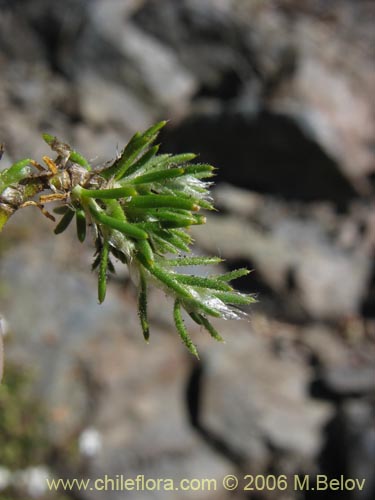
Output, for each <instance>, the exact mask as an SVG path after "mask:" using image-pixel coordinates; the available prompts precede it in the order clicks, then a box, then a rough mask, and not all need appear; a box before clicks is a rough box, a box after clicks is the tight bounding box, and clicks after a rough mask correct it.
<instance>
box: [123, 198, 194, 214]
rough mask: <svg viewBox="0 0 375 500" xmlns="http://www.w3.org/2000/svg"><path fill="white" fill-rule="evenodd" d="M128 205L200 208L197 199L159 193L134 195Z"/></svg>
mask: <svg viewBox="0 0 375 500" xmlns="http://www.w3.org/2000/svg"><path fill="white" fill-rule="evenodd" d="M127 206H129V207H134V208H138V207H139V208H158V207H160V208H161V207H165V208H183V209H186V210H194V211H196V210H197V209H198V207H197V203H195V200H191V199H183V198H180V197H177V196H163V195H159V194H149V195H144V196H134V197H133V198H132V199H131V200H130V201H128V202H127Z"/></svg>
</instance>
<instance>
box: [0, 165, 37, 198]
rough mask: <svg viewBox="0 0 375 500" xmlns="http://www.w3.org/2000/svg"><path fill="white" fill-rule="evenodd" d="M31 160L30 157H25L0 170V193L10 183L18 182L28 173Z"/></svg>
mask: <svg viewBox="0 0 375 500" xmlns="http://www.w3.org/2000/svg"><path fill="white" fill-rule="evenodd" d="M31 161H32V160H31V159H30V158H26V159H24V160H21V161H18V162H17V163H14V164H13V165H12V166H11V167H9V168H7V169H5V170H3V171H1V172H0V194H1V193H2V192H3V191H4V190H5V189H6V188H7V187H9V186H10V185H11V184H18V183H19V182H20V181H21V180H22V179H24V178H25V177H27V176H28V175H30V173H31V168H30V162H31Z"/></svg>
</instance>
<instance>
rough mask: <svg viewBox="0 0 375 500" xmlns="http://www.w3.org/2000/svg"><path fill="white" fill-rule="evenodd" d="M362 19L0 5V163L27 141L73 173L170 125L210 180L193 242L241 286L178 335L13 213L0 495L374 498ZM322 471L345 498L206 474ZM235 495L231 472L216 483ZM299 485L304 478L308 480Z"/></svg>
mask: <svg viewBox="0 0 375 500" xmlns="http://www.w3.org/2000/svg"><path fill="white" fill-rule="evenodd" d="M374 21H375V9H374V3H373V2H372V1H366V0H356V1H354V0H331V1H330V2H327V1H324V0H302V1H297V0H86V1H85V0H65V1H64V2H51V1H48V0H29V1H26V0H8V1H7V0H0V117H1V118H0V142H4V143H5V145H6V154H5V155H4V157H3V159H2V161H1V168H4V167H6V166H8V165H9V164H10V162H12V161H15V160H17V159H20V158H22V157H25V156H28V157H34V158H40V157H41V155H42V154H47V153H48V151H47V149H46V147H45V145H44V144H43V142H42V140H41V137H40V135H41V133H42V132H49V133H52V134H55V135H57V136H58V137H61V138H62V139H64V140H65V141H67V142H69V143H71V144H72V145H73V146H74V147H75V148H77V149H78V150H80V151H82V153H83V154H85V155H86V156H87V157H89V158H90V159H92V160H93V161H94V163H95V164H97V165H100V164H101V163H103V162H104V161H107V160H108V159H112V158H114V157H115V155H116V151H118V150H119V149H121V148H122V147H123V145H124V144H125V143H126V141H127V140H128V139H129V137H130V136H131V134H133V133H134V132H135V131H137V130H140V129H143V128H146V127H148V126H149V125H151V124H152V123H153V122H154V121H156V120H159V119H164V118H168V119H169V120H170V122H169V125H168V127H167V129H166V131H165V132H164V134H163V137H162V141H163V147H164V150H165V151H169V152H185V151H194V152H199V153H200V158H201V159H202V160H203V161H207V162H210V163H213V164H214V165H215V166H217V167H218V168H219V170H218V171H217V178H216V187H215V190H214V196H215V200H216V204H217V206H218V208H219V209H220V213H216V214H213V215H211V214H209V217H208V223H207V225H206V226H205V228H198V230H197V231H194V236H195V238H196V252H200V253H206V252H207V253H210V254H219V255H221V256H222V257H223V258H225V259H226V266H227V267H228V268H229V269H230V268H232V267H235V266H238V265H246V266H248V267H250V268H252V269H254V272H253V273H251V274H250V275H249V277H248V278H247V279H245V280H244V279H242V280H240V281H239V283H238V286H239V287H243V289H245V290H247V291H253V292H256V293H257V294H258V298H259V303H258V304H257V305H256V306H254V307H252V308H251V310H250V315H249V320H248V321H242V322H224V321H222V322H221V323H219V324H218V325H217V326H218V328H219V329H220V331H221V332H222V333H223V336H224V337H225V339H226V344H225V345H221V344H220V345H219V344H215V343H214V342H213V341H212V340H211V339H207V338H206V336H205V335H203V334H202V332H200V331H199V328H195V329H194V326H193V325H191V328H192V329H193V336H194V340H195V342H196V343H197V344H198V347H199V349H200V353H201V358H202V359H201V361H200V362H199V363H195V362H194V361H193V360H192V359H191V357H190V355H189V354H188V353H187V352H186V351H185V349H184V348H183V346H182V345H181V344H180V342H179V340H178V337H177V335H176V334H175V332H174V331H173V327H172V322H171V304H170V303H168V301H167V300H166V299H165V297H164V296H163V294H162V293H159V292H157V291H154V292H153V293H152V297H151V319H152V325H153V328H152V336H151V342H150V344H149V345H146V344H145V343H144V342H143V339H142V338H141V334H140V328H139V327H138V318H137V315H136V308H135V300H136V299H135V294H134V290H133V289H132V287H131V286H129V283H128V277H127V275H126V273H125V272H124V270H123V269H122V268H121V267H120V266H119V267H118V272H117V275H116V277H115V278H114V279H112V283H110V286H109V294H108V298H107V300H106V302H105V304H103V305H102V306H98V305H97V301H96V282H95V275H94V274H91V273H90V271H89V268H90V263H91V256H92V247H91V246H90V245H89V244H85V245H81V244H79V243H78V242H77V241H76V239H75V235H74V234H73V233H64V235H63V236H59V237H55V236H54V235H53V233H52V223H51V222H50V221H48V220H47V219H44V218H43V217H42V216H41V215H40V214H39V213H37V214H35V213H33V211H34V209H33V208H28V209H25V210H23V211H22V212H21V213H17V214H16V215H15V216H14V217H13V220H11V222H10V223H9V224H8V225H7V226H6V228H5V230H4V231H3V233H2V235H1V240H0V253H1V260H0V311H1V313H2V316H3V318H2V319H1V322H2V329H3V330H4V331H6V337H5V349H6V366H5V380H4V383H3V385H2V386H1V387H0V498H1V499H2V500H5V499H7V500H10V499H11V500H13V499H17V498H22V499H29V498H30V499H31V498H38V499H47V498H48V499H50V498H52V499H55V500H62V499H78V500H85V499H91V498H109V499H114V500H117V499H122V498H125V497H126V498H128V499H130V500H131V499H133V498H137V499H138V498H150V499H155V500H159V499H160V500H161V499H165V498H171V499H172V498H173V499H174V498H178V499H186V500H188V499H191V498H199V499H203V500H208V499H215V500H216V499H219V500H227V499H229V498H235V499H239V500H240V499H247V498H251V499H254V500H268V499H270V500H298V499H303V500H309V499H312V498H319V499H330V500H331V499H334V498H337V499H343V500H357V499H358V500H370V498H371V499H372V498H374V497H375V485H374V483H375V480H374V474H373V468H372V467H373V464H374V460H375V428H374V420H373V408H374V406H373V403H374V387H375V384H374V382H375V380H374V379H375V365H374V359H375V358H374V355H375V344H374V340H375V266H374V252H375V251H374V248H375V212H374V205H375V203H374V188H375V162H374V149H375V135H374V132H375V130H374V125H375V113H374V107H373V89H374V83H375V79H374V72H375V71H374V70H375V68H374V56H375V53H374V52H375V50H374V49H375V47H374V44H375V41H374V38H375V31H374ZM317 473H320V474H326V475H328V476H329V477H331V478H337V477H340V475H342V474H344V475H345V476H346V477H350V478H360V479H362V478H365V479H366V485H365V489H364V490H363V491H362V492H361V491H359V490H358V489H356V490H354V491H336V492H333V491H320V492H317V491H310V492H308V491H305V492H296V491H292V490H291V489H288V490H287V491H277V490H275V491H258V492H243V491H240V489H241V488H239V489H238V491H236V492H226V491H225V490H224V489H223V488H222V487H221V480H222V478H223V477H224V476H225V475H226V474H236V475H238V477H243V476H244V475H246V474H254V475H255V474H275V475H279V474H286V475H287V476H288V477H291V476H292V475H293V474H311V475H312V478H313V477H315V475H316V474H317ZM105 474H107V475H108V476H111V477H115V476H116V474H124V475H125V476H127V477H135V476H137V475H138V474H144V475H145V477H146V478H147V477H149V478H158V477H160V478H174V479H176V480H180V479H182V478H214V479H217V482H218V489H217V491H199V492H179V493H178V494H176V493H167V492H163V491H153V492H147V493H146V492H140V493H136V492H127V493H124V492H121V491H119V492H115V491H113V492H112V491H107V492H105V493H103V492H97V493H95V492H94V491H86V492H85V491H78V490H75V491H73V492H65V493H64V492H63V491H61V492H60V493H59V494H53V493H51V492H49V491H48V490H46V483H45V477H46V476H49V477H52V476H54V477H61V478H66V477H68V478H72V477H79V478H80V477H91V478H98V477H103V476H104V475H105ZM240 484H241V486H244V484H245V481H243V482H242V483H240ZM312 484H313V479H312Z"/></svg>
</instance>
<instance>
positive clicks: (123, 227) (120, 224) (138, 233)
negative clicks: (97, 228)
mask: <svg viewBox="0 0 375 500" xmlns="http://www.w3.org/2000/svg"><path fill="white" fill-rule="evenodd" d="M89 208H90V212H91V214H92V215H93V216H94V218H95V219H96V220H97V221H98V222H100V223H102V224H104V225H105V226H109V227H111V228H113V229H117V230H118V231H120V232H121V233H123V234H125V235H126V236H130V237H131V238H135V239H139V240H146V239H147V238H148V235H147V233H146V232H145V231H143V230H142V229H140V228H138V227H136V226H135V225H134V224H130V223H129V222H124V221H122V220H119V219H115V218H114V217H110V216H109V215H106V214H105V213H104V212H102V211H100V210H97V209H95V208H94V207H93V206H92V205H89Z"/></svg>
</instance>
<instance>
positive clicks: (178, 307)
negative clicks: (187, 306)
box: [173, 300, 199, 359]
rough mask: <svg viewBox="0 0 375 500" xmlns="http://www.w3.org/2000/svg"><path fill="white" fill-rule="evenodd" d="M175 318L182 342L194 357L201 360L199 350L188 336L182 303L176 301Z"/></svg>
mask: <svg viewBox="0 0 375 500" xmlns="http://www.w3.org/2000/svg"><path fill="white" fill-rule="evenodd" d="M173 317H174V322H175V325H176V328H177V331H178V333H179V334H180V337H181V340H182V342H183V343H184V344H185V346H186V347H187V348H188V349H189V351H190V352H191V354H193V355H194V356H196V357H197V358H198V359H199V355H198V351H197V348H196V346H195V345H194V344H193V342H192V340H191V338H190V337H189V334H188V332H187V330H186V327H185V324H184V320H183V319H182V314H181V305H180V302H179V301H178V300H176V301H175V303H174V308H173Z"/></svg>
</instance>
